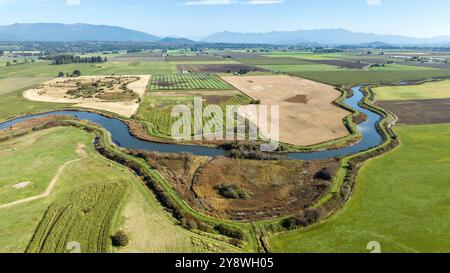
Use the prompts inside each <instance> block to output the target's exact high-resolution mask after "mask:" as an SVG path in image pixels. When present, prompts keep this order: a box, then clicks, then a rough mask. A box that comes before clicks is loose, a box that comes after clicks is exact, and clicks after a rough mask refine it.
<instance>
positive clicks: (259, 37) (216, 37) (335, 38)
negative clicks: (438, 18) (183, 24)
mask: <svg viewBox="0 0 450 273" xmlns="http://www.w3.org/2000/svg"><path fill="white" fill-rule="evenodd" d="M203 41H205V42H212V43H258V44H311V43H319V44H328V45H343V44H347V45H351V44H369V43H374V42H378V43H386V44H396V45H407V44H408V45H409V44H433V43H450V37H447V36H441V37H436V38H432V39H427V38H412V37H406V36H399V35H382V34H373V33H356V32H351V31H348V30H345V29H318V30H298V31H275V32H269V33H237V32H220V33H216V34H213V35H210V36H208V37H206V38H204V39H203Z"/></svg>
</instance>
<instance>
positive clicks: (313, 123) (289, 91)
mask: <svg viewBox="0 0 450 273" xmlns="http://www.w3.org/2000/svg"><path fill="white" fill-rule="evenodd" d="M223 79H224V80H225V81H227V82H228V83H230V84H232V85H233V86H234V87H236V88H237V89H239V90H240V91H242V92H244V93H245V94H247V95H248V96H250V97H252V98H253V99H255V100H259V101H260V102H261V104H262V105H269V106H271V105H279V106H280V141H281V142H283V143H289V144H293V145H298V146H310V145H315V144H319V143H324V142H328V141H331V140H335V139H338V138H342V137H345V136H347V135H348V134H349V132H348V130H347V128H346V127H345V125H344V122H343V120H344V118H345V117H347V116H348V115H350V113H349V112H348V111H345V110H343V109H341V108H339V107H337V106H335V105H333V104H332V102H333V101H335V100H336V99H338V98H339V96H340V93H339V91H337V90H336V89H335V88H334V87H333V86H330V85H325V84H322V83H318V82H314V81H310V80H305V79H301V78H297V77H291V76H245V77H223ZM269 112H270V111H269Z"/></svg>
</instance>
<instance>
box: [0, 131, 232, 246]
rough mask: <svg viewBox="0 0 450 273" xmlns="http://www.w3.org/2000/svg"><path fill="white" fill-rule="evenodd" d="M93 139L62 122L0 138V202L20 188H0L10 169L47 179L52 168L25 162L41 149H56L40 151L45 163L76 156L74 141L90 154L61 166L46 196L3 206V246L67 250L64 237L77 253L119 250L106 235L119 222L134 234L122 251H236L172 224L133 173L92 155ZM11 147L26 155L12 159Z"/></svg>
mask: <svg viewBox="0 0 450 273" xmlns="http://www.w3.org/2000/svg"><path fill="white" fill-rule="evenodd" d="M93 137H94V136H93V135H92V134H88V133H86V132H84V131H81V130H79V129H75V128H66V127H64V128H63V127H59V128H53V129H48V130H45V131H40V132H34V133H32V134H30V135H26V136H23V137H20V138H15V139H12V140H9V141H7V142H2V143H0V149H1V150H0V151H1V152H0V153H2V162H0V164H2V167H1V171H2V172H4V173H2V176H1V177H2V179H1V180H0V181H1V182H0V183H1V185H2V193H1V194H2V195H1V196H2V197H1V200H4V198H5V196H12V197H14V198H12V197H11V198H10V199H17V198H21V195H20V194H19V193H17V194H16V193H14V194H13V193H12V192H11V191H10V190H9V189H8V191H4V189H5V188H9V185H11V182H10V181H11V180H10V179H5V178H4V177H11V176H14V174H15V177H14V179H16V180H15V181H19V180H20V181H23V180H28V181H41V180H42V183H41V184H45V183H44V181H45V179H44V178H47V176H53V175H54V171H55V170H54V168H53V169H51V168H50V167H47V166H45V164H44V165H43V162H40V164H41V165H39V166H38V165H36V164H39V161H38V162H36V163H34V164H35V165H36V166H34V167H33V168H28V167H29V166H30V165H31V166H33V163H30V160H31V159H32V158H34V159H35V158H36V153H38V152H39V151H40V150H42V149H44V148H45V147H47V148H48V147H58V150H57V151H58V154H52V152H51V151H49V152H47V154H46V156H45V157H43V158H44V159H46V162H49V165H52V164H53V163H52V162H55V163H54V164H53V165H56V164H59V163H61V162H63V161H65V160H69V159H72V158H74V157H76V155H75V147H76V146H77V145H78V144H79V143H83V144H84V145H85V147H86V153H87V157H85V158H84V159H82V160H80V161H77V162H75V163H73V164H72V165H70V167H67V168H66V169H65V170H64V172H63V173H62V175H61V176H60V178H59V180H58V182H57V184H56V187H55V188H54V190H53V191H52V192H51V194H50V195H49V196H48V197H47V198H44V199H41V200H37V201H33V202H29V203H24V204H21V205H17V206H13V207H9V208H3V209H0V252H24V251H25V250H26V249H27V247H28V251H29V252H66V251H68V250H67V243H68V242H72V241H76V242H79V243H81V251H82V252H100V251H105V252H110V251H116V250H115V249H113V248H112V247H111V243H110V239H109V236H110V235H111V234H113V233H114V232H115V231H116V230H118V229H120V228H124V229H125V230H126V231H127V232H128V234H129V236H130V238H131V244H130V246H129V247H127V248H125V249H123V251H128V252H145V251H151V250H153V251H155V250H157V249H160V248H161V249H164V250H167V251H169V252H191V251H194V252H205V251H209V252H215V251H233V249H231V248H230V249H227V247H226V246H225V245H224V244H223V243H220V242H218V241H215V240H212V239H208V238H204V237H202V236H199V235H196V234H193V233H190V232H187V231H185V230H183V229H181V228H178V227H176V226H175V225H174V222H173V220H172V218H170V217H169V215H168V214H167V213H166V212H165V211H164V210H163V209H162V208H160V207H159V205H158V204H157V203H156V200H155V199H154V197H153V196H152V195H151V194H150V193H149V191H148V190H147V189H145V187H144V186H143V184H142V182H140V181H139V180H138V178H137V177H136V176H134V174H132V173H131V172H130V171H128V170H127V169H125V168H124V167H122V166H120V165H117V164H115V163H111V162H110V161H108V160H106V159H104V158H103V157H101V156H100V155H98V154H97V152H96V151H95V150H94V148H93V145H92V141H93ZM41 146H44V147H41ZM14 149H15V150H14ZM53 150H54V149H53ZM16 153H17V154H18V153H22V155H23V156H22V157H19V158H17V157H16ZM26 155H28V158H27V157H26ZM44 155H45V153H44ZM64 156H65V158H59V157H64ZM58 160H59V161H58ZM12 161H14V163H15V165H16V166H13V167H11V166H10V165H11V164H9V163H8V162H12ZM24 166H27V168H24ZM21 167H22V168H21ZM11 168H21V169H22V171H20V172H18V174H17V172H15V171H14V173H13V172H12V171H11V172H10V171H8V170H10V169H11ZM28 169H29V170H28ZM24 170H25V171H24ZM40 179H41V180H40ZM35 183H37V182H35ZM24 190H25V189H24ZM30 190H33V192H30V193H29V194H35V193H40V192H41V189H39V188H33V187H30ZM26 196H28V195H26ZM8 198H9V197H8ZM122 205H124V210H123V211H122V210H121V207H122ZM122 212H123V213H122ZM142 212H145V213H148V214H142ZM56 216H59V217H56ZM41 220H42V221H41ZM130 223H131V224H130ZM50 226H51V227H52V228H51V229H50V228H48V227H50ZM143 226H145V228H142V227H143ZM35 232H36V233H35ZM153 236H155V237H153ZM141 238H142V239H141ZM155 238H159V239H158V240H155ZM30 242H31V244H30Z"/></svg>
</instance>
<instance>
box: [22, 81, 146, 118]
mask: <svg viewBox="0 0 450 273" xmlns="http://www.w3.org/2000/svg"><path fill="white" fill-rule="evenodd" d="M149 80H150V76H147V75H146V76H120V77H119V76H115V77H111V76H84V77H79V78H69V79H66V78H62V79H61V78H59V79H54V80H51V81H48V82H46V83H43V84H41V85H39V86H38V87H36V88H34V89H30V90H27V91H25V92H24V93H23V96H24V97H25V98H26V99H28V100H31V101H40V102H54V103H72V104H75V105H74V106H75V107H82V108H92V109H98V110H105V111H109V112H112V113H116V114H119V115H122V116H126V117H131V116H132V115H133V114H134V113H136V111H137V110H138V108H139V102H138V98H139V97H141V98H142V97H143V96H144V93H145V90H146V89H147V85H148V83H149Z"/></svg>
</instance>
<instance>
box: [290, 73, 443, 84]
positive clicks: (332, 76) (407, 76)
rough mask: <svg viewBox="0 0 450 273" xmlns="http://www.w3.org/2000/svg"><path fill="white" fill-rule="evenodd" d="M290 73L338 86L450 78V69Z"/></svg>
mask: <svg viewBox="0 0 450 273" xmlns="http://www.w3.org/2000/svg"><path fill="white" fill-rule="evenodd" d="M288 73H289V74H292V75H294V76H298V77H302V78H306V79H310V80H314V81H318V82H322V83H326V84H331V85H337V86H340V85H357V84H365V83H369V84H383V83H393V82H401V81H409V80H425V79H429V78H437V77H450V69H423V70H396V71H395V70H394V71H393V70H384V71H365V70H341V71H294V72H288Z"/></svg>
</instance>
